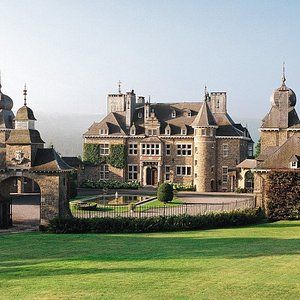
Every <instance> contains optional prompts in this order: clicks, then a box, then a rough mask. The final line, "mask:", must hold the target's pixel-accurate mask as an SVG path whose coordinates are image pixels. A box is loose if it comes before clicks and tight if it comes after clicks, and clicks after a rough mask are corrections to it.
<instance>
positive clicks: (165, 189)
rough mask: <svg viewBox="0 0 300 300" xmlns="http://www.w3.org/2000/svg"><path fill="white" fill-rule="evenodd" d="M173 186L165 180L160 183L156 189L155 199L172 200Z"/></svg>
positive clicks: (161, 200)
mask: <svg viewBox="0 0 300 300" xmlns="http://www.w3.org/2000/svg"><path fill="white" fill-rule="evenodd" d="M173 197H174V194H173V187H172V185H171V184H169V183H167V182H165V183H162V184H161V185H160V186H159V187H158V190H157V199H158V200H159V201H160V202H163V203H167V202H171V201H172V200H173Z"/></svg>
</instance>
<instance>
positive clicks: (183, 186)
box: [171, 182, 196, 192]
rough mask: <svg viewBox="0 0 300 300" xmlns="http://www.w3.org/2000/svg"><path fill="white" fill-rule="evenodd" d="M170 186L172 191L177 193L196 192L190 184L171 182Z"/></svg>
mask: <svg viewBox="0 0 300 300" xmlns="http://www.w3.org/2000/svg"><path fill="white" fill-rule="evenodd" d="M171 184H172V186H173V190H174V191H178V192H179V191H196V188H195V186H194V185H193V184H192V183H190V184H188V183H187V184H184V183H175V182H173V183H171Z"/></svg>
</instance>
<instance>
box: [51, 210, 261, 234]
mask: <svg viewBox="0 0 300 300" xmlns="http://www.w3.org/2000/svg"><path fill="white" fill-rule="evenodd" d="M262 221H264V214H263V213H262V211H261V210H260V209H247V210H244V211H232V212H220V213H209V214H206V215H197V216H190V215H180V216H167V217H150V218H125V217H118V218H94V219H79V218H55V219H53V220H51V221H50V223H49V225H48V227H47V231H48V232H52V233H138V232H163V231H186V230H198V229H211V228H224V227H235V226H245V225H250V224H256V223H260V222H262Z"/></svg>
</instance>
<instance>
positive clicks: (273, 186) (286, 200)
mask: <svg viewBox="0 0 300 300" xmlns="http://www.w3.org/2000/svg"><path fill="white" fill-rule="evenodd" d="M267 199H268V200H267V202H266V215H267V218H268V219H269V220H272V221H277V220H299V219H300V173H297V172H293V171H287V172H271V173H269V174H268V185H267Z"/></svg>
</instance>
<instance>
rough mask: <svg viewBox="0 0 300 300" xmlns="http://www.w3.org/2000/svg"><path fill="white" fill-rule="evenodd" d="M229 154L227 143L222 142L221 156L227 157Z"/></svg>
mask: <svg viewBox="0 0 300 300" xmlns="http://www.w3.org/2000/svg"><path fill="white" fill-rule="evenodd" d="M228 154H229V147H228V145H227V144H223V157H227V156H228Z"/></svg>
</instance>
